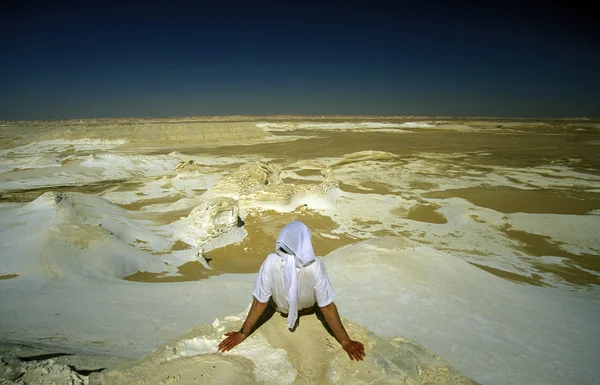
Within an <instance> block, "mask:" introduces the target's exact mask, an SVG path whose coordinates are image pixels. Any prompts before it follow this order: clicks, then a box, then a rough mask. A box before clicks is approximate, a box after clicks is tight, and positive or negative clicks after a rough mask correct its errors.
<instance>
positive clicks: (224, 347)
mask: <svg viewBox="0 0 600 385" xmlns="http://www.w3.org/2000/svg"><path fill="white" fill-rule="evenodd" d="M225 337H226V338H225V339H224V340H223V341H221V343H220V344H219V351H221V352H223V353H224V352H226V351H229V350H231V349H233V348H234V347H235V346H236V345H239V344H240V343H241V342H242V341H244V340H245V339H246V336H245V335H243V334H242V333H240V332H228V333H225Z"/></svg>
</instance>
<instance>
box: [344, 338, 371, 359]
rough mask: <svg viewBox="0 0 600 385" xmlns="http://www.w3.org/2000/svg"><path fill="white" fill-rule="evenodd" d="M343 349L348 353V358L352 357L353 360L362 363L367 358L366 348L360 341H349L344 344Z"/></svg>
mask: <svg viewBox="0 0 600 385" xmlns="http://www.w3.org/2000/svg"><path fill="white" fill-rule="evenodd" d="M342 347H343V348H344V350H345V351H346V353H348V357H350V359H351V360H356V361H362V360H363V358H364V357H365V356H366V354H365V346H364V345H363V344H362V343H360V342H358V341H352V340H349V341H348V342H346V343H345V344H343V345H342Z"/></svg>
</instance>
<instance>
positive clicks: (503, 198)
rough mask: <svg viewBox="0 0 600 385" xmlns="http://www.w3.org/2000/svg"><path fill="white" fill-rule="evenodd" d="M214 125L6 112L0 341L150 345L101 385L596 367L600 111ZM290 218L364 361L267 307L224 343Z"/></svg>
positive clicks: (567, 373) (564, 373) (537, 378)
mask: <svg viewBox="0 0 600 385" xmlns="http://www.w3.org/2000/svg"><path fill="white" fill-rule="evenodd" d="M217 120H218V121H212V120H209V119H208V118H207V119H200V118H198V119H190V120H187V121H186V120H173V121H166V120H156V121H150V120H133V119H132V120H124V121H83V122H19V123H11V122H5V123H4V124H3V125H2V126H0V134H1V136H0V145H1V147H0V295H1V297H0V298H1V299H0V339H1V340H3V341H5V342H10V343H14V344H15V345H14V346H20V345H17V344H18V343H21V344H37V345H35V346H37V347H39V348H40V349H42V348H41V347H42V346H47V349H46V350H44V352H51V351H57V350H60V351H63V352H74V351H77V352H85V353H86V354H100V355H105V356H109V357H113V358H114V357H121V358H123V359H129V360H131V359H141V360H139V361H135V362H134V363H128V364H127V365H128V366H127V365H126V366H125V367H123V368H121V369H120V370H121V371H120V372H119V371H118V370H117V369H115V368H112V367H111V369H115V370H117V371H114V372H110V371H107V372H105V373H104V374H102V376H103V377H102V376H97V378H96V381H103V383H119V381H125V382H128V383H153V382H152V381H158V380H156V378H158V377H155V378H154V379H153V377H152V376H154V375H153V374H152V373H154V372H153V370H156V367H157V365H159V366H160V365H166V366H160V367H161V368H163V369H164V370H163V371H162V372H161V374H160V375H161V376H163V377H164V376H166V377H165V378H163V380H164V381H167V380H168V379H169V378H170V379H171V380H173V381H175V379H177V380H178V381H179V382H180V383H194V381H198V379H195V378H196V377H197V376H198V375H199V373H200V374H201V375H206V376H207V377H206V378H204V380H205V381H208V382H210V381H214V382H222V383H223V382H228V381H231V382H235V381H239V379H240V378H244V379H245V380H247V381H248V382H253V381H254V382H262V383H291V382H294V381H296V382H300V383H303V382H304V383H306V382H311V381H317V380H318V381H319V382H321V381H324V380H327V381H330V382H339V383H343V382H346V383H348V382H361V381H362V382H372V381H386V378H387V379H388V380H389V379H391V378H400V379H405V380H406V379H407V378H412V379H413V380H414V379H415V378H416V379H419V378H420V380H421V381H424V378H425V377H424V376H427V375H428V374H427V373H430V372H428V371H427V370H425V369H423V370H421V369H422V368H425V366H420V368H421V369H419V370H420V371H419V373H417V372H414V371H411V370H409V369H406V368H403V367H402V365H405V366H406V367H408V366H411V365H413V366H414V365H426V364H427V363H431V362H433V361H432V360H434V359H437V360H440V359H439V358H435V356H434V355H433V353H431V352H435V354H437V355H438V356H439V357H440V358H441V360H443V361H445V363H447V364H449V365H450V366H443V365H446V364H445V363H443V361H439V362H440V364H439V365H442V364H443V365H442V366H439V365H438V366H436V367H439V368H442V367H443V368H445V369H444V370H446V372H444V373H445V374H444V375H448V376H450V375H451V376H454V377H452V378H453V380H452V381H454V382H455V383H462V382H461V381H468V380H466V379H465V378H464V377H461V376H460V375H459V374H458V372H460V373H462V374H464V375H465V376H467V377H469V378H471V379H473V380H475V381H477V382H481V383H484V384H567V383H569V384H589V383H594V381H597V379H598V378H600V369H599V368H600V366H599V365H598V364H597V363H598V362H600V349H599V348H598V346H600V323H598V319H600V304H599V301H600V294H599V293H600V291H599V284H600V279H599V274H600V260H599V258H600V237H599V236H598V234H600V155H598V154H600V124H598V123H597V122H591V121H586V120H573V121H549V122H538V121H533V120H531V121H508V120H495V121H484V120H474V119H469V120H461V121H458V120H441V119H428V120H425V119H420V120H418V119H412V120H411V119H402V118H397V119H391V118H386V119H384V118H374V117H369V118H364V119H357V118H353V119H350V118H342V117H336V118H327V119H325V118H321V119H309V118H305V119H303V118H289V117H288V118H283V117H277V118H276V117H264V118H260V119H258V118H243V117H238V118H235V119H229V120H227V119H217ZM293 219H300V220H303V221H304V222H305V223H307V224H308V225H309V227H310V228H311V229H312V231H313V243H314V246H315V250H316V252H317V254H319V255H322V256H323V259H324V262H325V264H326V266H327V269H328V272H329V276H330V279H331V281H332V284H333V286H334V288H335V290H336V292H337V296H336V299H335V302H336V304H337V305H338V308H339V310H340V313H341V315H342V317H343V318H344V319H345V320H346V322H347V323H348V325H349V329H350V331H351V332H354V333H355V334H356V335H358V336H359V337H361V338H364V340H365V342H366V345H367V354H368V356H367V360H366V361H365V362H364V363H356V362H350V360H348V359H346V360H342V358H344V356H343V354H340V353H343V351H342V350H341V348H340V347H339V345H337V344H336V343H335V341H333V340H331V338H330V337H329V336H328V335H327V334H326V333H324V332H323V330H321V329H322V327H321V325H320V324H317V323H315V320H313V319H311V320H310V321H308V320H307V321H305V322H301V326H300V327H299V330H298V331H297V332H296V333H295V334H294V335H290V333H288V332H287V331H286V333H287V334H284V333H281V334H278V333H279V332H278V330H279V329H278V327H280V326H281V328H283V329H282V330H284V329H285V328H284V327H283V326H282V323H281V322H280V320H278V317H277V316H275V317H274V318H273V319H272V320H270V321H268V322H267V324H265V326H263V327H261V328H260V329H259V331H257V333H256V335H253V336H252V337H251V338H249V339H248V340H247V341H246V342H245V343H244V344H243V345H240V346H239V347H238V348H236V349H234V350H233V351H231V352H230V353H227V354H225V355H221V354H219V353H216V345H217V344H218V341H219V338H220V334H221V333H222V332H224V331H226V330H227V329H226V328H228V327H231V328H234V329H235V328H238V327H239V326H240V325H241V323H242V319H243V316H244V312H245V311H247V308H248V305H249V303H250V301H251V288H252V285H253V282H254V278H255V273H256V272H257V271H258V267H259V266H260V263H261V262H262V259H263V258H264V257H265V256H266V253H268V252H269V251H270V250H271V248H272V247H273V244H274V241H275V238H276V236H277V233H278V231H279V229H281V227H282V226H283V225H284V224H285V223H287V222H288V221H290V220H293ZM216 319H218V321H215V320H216ZM303 326H304V330H305V331H304V332H302V327H303ZM186 333H187V334H186ZM302 333H304V334H302ZM319 333H324V334H319ZM315 335H316V336H318V338H317V337H314V338H313V337H311V336H315ZM294 338H295V340H294ZM252 339H254V340H253V342H250V340H252ZM303 341H304V342H303ZM306 341H310V344H308V343H307V342H306ZM394 341H396V342H394ZM400 341H401V342H400ZM319 343H321V344H322V346H321V345H318V344H319ZM390 343H391V344H392V345H389V344H390ZM302 344H304V345H302ZM315 344H317V348H314V345H315ZM244 345H245V347H244ZM298 345H301V346H304V347H303V348H302V349H294V346H298ZM419 345H420V346H419ZM169 346H171V347H172V346H179V348H173V349H174V350H173V349H171V350H169V348H168V347H169ZM319 346H321V347H319ZM421 346H422V347H421ZM423 347H424V348H423ZM53 349H54V350H53ZM155 349H156V350H155ZM311 349H313V350H311ZM314 349H316V350H314ZM319 349H320V350H319ZM403 349H404V350H403ZM407 349H408V350H410V351H411V352H412V353H411V357H412V358H411V359H413V360H414V361H410V359H408V358H406V357H407V356H406V355H404V356H403V355H402V354H400V353H399V352H406V351H408V350H407ZM426 349H428V350H426ZM15 351H18V349H17V350H15ZM40 351H41V350H40ZM153 351H154V353H152V354H151V352H153ZM36 352H37V351H36ZM165 352H166V353H165ZM38 353H39V352H38ZM0 354H3V357H8V356H9V355H10V354H11V353H10V349H7V350H6V352H5V353H1V352H0ZM12 354H13V355H14V356H19V357H21V358H22V357H23V356H24V355H25V353H23V352H21V353H20V355H19V354H17V353H15V352H13V353H12ZM320 354H322V355H323V356H322V357H324V358H323V359H322V360H315V359H314V356H315V355H316V356H318V357H321V356H319V355H320ZM29 355H30V356H34V355H35V354H34V353H31V354H29ZM39 355H40V356H41V355H42V354H41V353H39ZM303 355H304V356H306V357H313V358H306V357H304V358H303ZM143 357H146V358H143ZM157 357H158V358H157ZM199 357H200V358H199ZM394 357H395V358H394ZM399 357H400V358H399ZM402 357H404V358H402ZM114 359H116V358H114ZM311 359H312V361H311ZM7 360H8V359H4V361H3V365H4V366H3V367H4V368H9V367H11V364H10V363H9V362H8V361H7ZM174 360H175V361H174ZM178 360H188V361H178ZM190 360H191V361H190ZM307 360H308V361H307ZM7 362H8V363H7ZM103 362H104V361H103ZM106 362H108V361H106ZM120 362H121V361H118V363H120ZM149 362H151V363H153V364H152V365H150V364H149ZM213 362H214V363H215V365H214V368H215V370H214V371H213V372H212V373H213V374H210V370H211V365H212V363H213ZM407 362H411V363H410V364H407ZM435 362H438V361H435ZM232 363H233V364H236V365H238V367H241V368H242V369H239V372H237V371H235V370H234V371H232V369H231V368H232V367H234V366H236V365H233V364H232ZM403 363H404V364H403ZM20 364H21V365H24V364H23V363H22V362H21V363H20ZM188 364H190V365H192V364H193V365H195V366H196V367H201V368H203V369H202V370H199V369H195V371H190V369H189V367H190V366H189V365H188ZM153 365H154V366H153ZM178 365H179V366H178ZM186 365H188V366H186ZM314 365H317V366H318V369H316V372H315V373H313V372H311V371H310V369H308V368H309V367H313V366H314ZM319 365H320V366H319ZM361 365H363V366H361ZM436 365H437V364H436ZM108 366H110V364H107V366H106V367H108ZM113 366H115V367H116V366H118V365H117V364H114V365H113ZM16 367H18V365H17V364H14V365H13V366H12V368H13V369H14V368H16ZM452 367H453V368H455V369H456V370H457V371H458V372H454V371H453V370H454V369H452ZM186 368H187V369H186ZM286 368H287V369H286ZM366 368H368V370H367V369H366ZM0 369H2V367H0ZM371 369H373V370H371ZM6 370H8V369H6ZM6 370H5V371H6ZM236 370H238V369H236ZM440 370H441V369H440ZM0 372H1V371H0ZM201 372H202V373H201ZM367 372H368V373H367ZM371 372H373V373H375V372H377V373H380V372H381V373H383V374H385V376H379V374H378V375H377V376H375V374H372V373H371ZM434 372H435V371H434ZM434 372H431V373H434ZM32 373H33V372H32ZM132 373H133V374H132ZM140 373H142V374H140ZM144 373H145V374H144ZM215 373H216V374H215ZM250 373H252V375H250ZM435 373H436V374H435V375H439V373H440V372H439V371H438V372H435ZM448 373H451V374H448ZM0 375H1V373H0ZM119 376H120V377H119ZM156 376H159V375H158V374H156ZM176 376H179V378H176ZM210 376H212V377H210ZM378 376H379V377H378ZM394 376H396V377H394ZM419 376H420V377H419ZM431 376H433V377H428V378H430V379H431V381H433V382H436V383H445V382H451V381H449V380H446V381H444V380H443V378H446V379H448V378H450V377H443V376H442V377H439V376H438V377H435V376H434V375H433V374H432V375H431ZM5 377H6V376H5ZM84 377H85V376H84ZM100 377H102V379H100ZM0 378H1V377H0ZM124 378H126V379H127V380H123V379H124ZM132 378H135V380H133V379H132ZM84 380H85V381H88V380H87V379H84ZM163 380H160V381H163ZM23 381H24V380H23ZM82 381H83V380H82ZM111 381H112V382H111ZM136 381H137V382H136ZM169 381H170V380H169ZM186 381H187V382H186ZM406 381H408V380H406ZM30 383H35V382H34V381H33V380H32V381H31V382H30ZM156 383H160V382H156ZM465 383H466V382H465Z"/></svg>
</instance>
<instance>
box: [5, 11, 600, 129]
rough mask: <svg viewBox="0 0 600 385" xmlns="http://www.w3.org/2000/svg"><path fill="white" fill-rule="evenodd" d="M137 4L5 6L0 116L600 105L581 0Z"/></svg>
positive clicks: (551, 109)
mask: <svg viewBox="0 0 600 385" xmlns="http://www.w3.org/2000/svg"><path fill="white" fill-rule="evenodd" d="M148 3H150V2H147V4H144V3H142V2H139V3H135V2H125V5H122V4H118V3H116V2H114V3H111V2H107V1H91V0H90V1H83V0H82V1H68V2H57V3H54V5H48V4H49V3H42V4H39V3H37V2H28V1H19V2H8V3H7V4H5V5H2V11H1V16H0V18H1V19H0V22H1V26H0V28H1V31H2V42H1V49H2V58H1V63H0V69H1V79H0V119H4V120H13V119H62V118H86V117H90V118H91V117H123V116H146V117H150V116H192V115H229V114H254V115H259V114H309V115H328V114H375V115H435V116H442V115H444V116H449V115H450V116H507V117H566V116H571V117H572V116H595V117H598V116H600V91H599V90H600V74H599V69H600V39H599V38H598V37H599V35H600V34H599V33H598V31H599V29H598V27H597V24H596V20H594V14H593V13H592V12H591V10H590V9H586V8H584V7H582V6H581V5H578V4H577V3H576V2H570V3H565V4H563V5H556V3H553V4H554V5H552V6H551V8H549V5H548V4H545V3H548V2H545V3H542V2H540V3H526V2H521V5H519V6H517V5H514V4H512V3H510V2H502V3H498V5H493V6H490V5H489V4H488V5H483V4H479V3H475V2H473V3H467V2H455V3H453V4H452V5H439V4H438V3H437V2H423V5H418V6H417V5H406V4H411V3H403V2H396V3H394V5H393V6H390V5H387V4H386V5H384V4H385V3H383V2H382V3H378V2H364V3H352V2H329V3H325V2H323V4H327V5H323V4H319V3H316V2H315V3H311V2H310V1H305V2H302V3H299V4H298V5H290V4H286V5H282V4H283V3H285V2H274V3H273V4H278V5H270V3H266V2H250V1H248V2H244V3H241V2H227V1H222V2H219V3H218V4H219V5H216V2H215V3H211V2H201V1H198V2H181V1H168V2H163V3H160V4H158V5H151V4H148ZM107 4H111V5H107ZM243 4H245V5H243ZM523 4H526V5H523ZM536 4H537V5H536Z"/></svg>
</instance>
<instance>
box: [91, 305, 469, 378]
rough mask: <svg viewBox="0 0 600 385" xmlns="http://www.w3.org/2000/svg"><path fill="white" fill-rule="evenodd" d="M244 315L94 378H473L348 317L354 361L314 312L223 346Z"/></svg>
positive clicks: (272, 321) (414, 345) (270, 323)
mask: <svg viewBox="0 0 600 385" xmlns="http://www.w3.org/2000/svg"><path fill="white" fill-rule="evenodd" d="M244 316H245V315H244V314H241V315H238V316H228V317H225V318H224V319H223V320H216V321H215V322H213V323H212V324H205V325H200V326H197V327H195V328H193V329H192V330H190V331H189V332H188V333H186V334H185V335H183V336H181V337H180V338H177V339H175V340H173V341H170V342H168V343H166V344H164V345H162V346H160V347H159V348H157V349H156V350H155V351H154V352H153V353H152V354H151V355H149V356H147V357H145V358H143V359H141V360H138V361H135V362H133V363H129V364H125V365H123V366H122V367H120V368H119V369H117V370H112V371H106V372H104V373H101V374H94V375H93V377H91V379H92V378H93V381H91V383H97V384H107V385H115V384H125V383H126V384H165V383H169V381H172V382H176V383H178V384H193V383H262V384H291V383H306V384H325V383H331V384H347V383H371V384H372V383H375V384H383V383H386V384H390V383H393V384H444V385H448V384H461V385H463V384H464V385H466V384H474V382H473V381H472V380H470V379H469V378H467V377H465V376H464V375H462V374H461V373H459V372H458V371H456V370H455V369H453V368H452V367H451V366H449V365H448V364H447V363H446V362H444V361H443V360H442V359H441V358H439V357H438V356H436V355H435V354H434V353H432V352H430V351H428V350H427V349H425V348H424V347H422V346H420V345H418V344H417V343H415V342H412V341H409V340H406V339H404V338H402V337H395V338H391V339H385V338H382V337H379V336H377V335H375V334H373V333H372V332H370V331H369V330H367V329H366V328H364V327H361V326H358V325H355V324H353V323H351V322H349V321H347V320H345V321H344V324H345V325H346V329H347V330H348V332H349V334H350V335H351V336H352V337H353V338H354V339H356V340H359V341H361V342H363V343H364V345H365V351H366V354H367V356H366V357H365V360H364V361H361V362H357V361H351V360H350V358H348V355H347V354H346V353H345V352H344V351H343V349H342V348H341V346H340V345H339V343H338V342H337V341H336V340H335V338H333V337H332V336H330V335H329V334H328V333H327V332H326V330H325V328H324V327H323V325H322V324H321V322H319V320H318V319H317V317H316V316H315V315H308V316H302V317H301V319H300V325H299V327H298V329H297V330H296V331H295V332H294V333H290V332H289V331H288V329H287V327H286V325H285V318H283V317H280V316H279V315H278V314H275V315H273V316H272V318H271V319H270V320H268V321H267V322H266V323H265V324H264V325H262V326H261V327H260V328H258V329H257V330H256V331H255V332H254V333H253V334H252V335H251V336H250V337H249V338H247V339H246V340H245V341H244V342H243V343H242V344H240V345H238V346H236V347H235V348H234V349H233V350H231V351H230V352H227V353H219V352H218V351H217V346H218V344H219V342H220V341H221V340H222V338H223V333H225V332H227V331H230V330H236V329H238V328H239V325H240V324H241V323H242V322H243V318H244Z"/></svg>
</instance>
